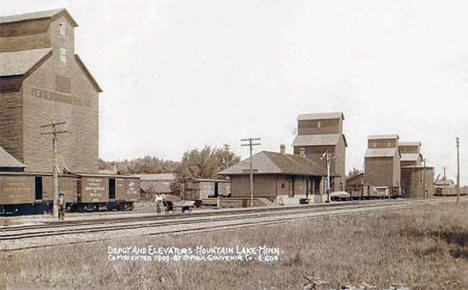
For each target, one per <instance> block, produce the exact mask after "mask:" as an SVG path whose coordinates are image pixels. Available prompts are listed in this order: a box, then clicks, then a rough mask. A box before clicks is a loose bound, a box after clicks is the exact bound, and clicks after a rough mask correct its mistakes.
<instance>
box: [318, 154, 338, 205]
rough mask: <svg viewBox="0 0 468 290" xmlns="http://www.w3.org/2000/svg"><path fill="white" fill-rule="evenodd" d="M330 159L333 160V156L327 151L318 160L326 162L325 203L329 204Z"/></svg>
mask: <svg viewBox="0 0 468 290" xmlns="http://www.w3.org/2000/svg"><path fill="white" fill-rule="evenodd" d="M331 158H333V159H335V158H336V157H335V155H333V154H331V153H330V152H329V151H327V152H325V153H323V155H322V157H321V158H320V159H322V160H323V159H326V160H327V203H329V202H330V167H331V166H330V165H331Z"/></svg>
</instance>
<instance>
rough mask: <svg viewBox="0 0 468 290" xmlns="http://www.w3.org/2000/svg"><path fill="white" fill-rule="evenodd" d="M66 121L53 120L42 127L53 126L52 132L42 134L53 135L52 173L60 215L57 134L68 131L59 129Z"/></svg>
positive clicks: (55, 208) (55, 206) (55, 207)
mask: <svg viewBox="0 0 468 290" xmlns="http://www.w3.org/2000/svg"><path fill="white" fill-rule="evenodd" d="M65 123H66V122H53V123H50V124H46V125H42V126H41V128H49V127H51V128H52V131H51V132H42V133H41V135H52V174H53V178H54V212H53V214H54V216H55V217H58V196H59V186H58V185H59V183H58V171H59V170H58V162H57V135H59V134H64V133H67V132H68V131H64V130H61V131H57V126H59V125H65Z"/></svg>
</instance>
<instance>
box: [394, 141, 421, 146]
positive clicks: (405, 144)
mask: <svg viewBox="0 0 468 290" xmlns="http://www.w3.org/2000/svg"><path fill="white" fill-rule="evenodd" d="M398 146H421V142H398Z"/></svg>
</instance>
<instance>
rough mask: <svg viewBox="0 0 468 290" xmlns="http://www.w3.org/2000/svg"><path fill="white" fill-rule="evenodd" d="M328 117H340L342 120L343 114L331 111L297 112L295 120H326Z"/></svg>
mask: <svg viewBox="0 0 468 290" xmlns="http://www.w3.org/2000/svg"><path fill="white" fill-rule="evenodd" d="M328 119H341V120H344V114H343V113H341V112H333V113H312V114H299V115H298V116H297V120H299V121H301V120H328Z"/></svg>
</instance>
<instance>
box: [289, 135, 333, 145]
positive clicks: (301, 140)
mask: <svg viewBox="0 0 468 290" xmlns="http://www.w3.org/2000/svg"><path fill="white" fill-rule="evenodd" d="M339 138H340V135H339V134H321V135H298V136H296V138H294V141H293V146H318V145H336V144H338V141H339Z"/></svg>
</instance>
